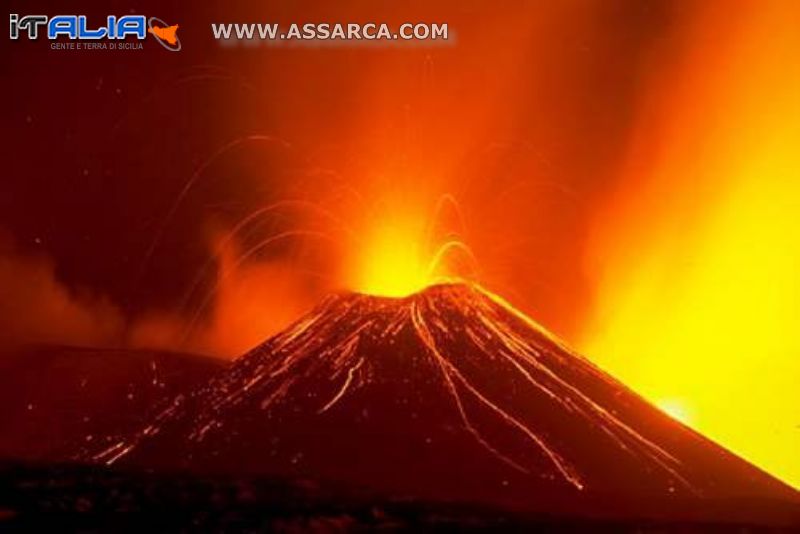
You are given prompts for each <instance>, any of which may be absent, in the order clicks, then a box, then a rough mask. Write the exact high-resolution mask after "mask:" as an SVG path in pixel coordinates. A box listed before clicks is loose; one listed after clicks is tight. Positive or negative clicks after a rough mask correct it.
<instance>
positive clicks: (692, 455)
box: [95, 284, 796, 510]
mask: <svg viewBox="0 0 800 534" xmlns="http://www.w3.org/2000/svg"><path fill="white" fill-rule="evenodd" d="M95 459H97V460H102V461H105V462H108V463H116V464H119V465H124V466H144V467H149V468H163V469H176V468H181V469H186V470H189V471H192V472H218V473H239V474H247V475H253V474H271V475H281V476H283V475H286V476H306V477H312V478H316V479H327V480H335V481H341V482H346V483H351V484H356V485H361V486H365V487H371V488H374V489H377V490H381V491H388V492H394V493H403V494H408V495H413V496H416V497H420V498H434V499H446V500H467V501H479V502H488V503H495V504H506V505H509V504H510V505H521V506H528V507H531V506H543V507H544V508H546V509H551V510H552V509H554V508H555V506H554V505H553V506H551V505H550V504H548V503H555V502H559V503H567V504H566V506H569V503H570V502H576V500H578V499H583V498H585V497H586V496H587V495H627V496H636V497H637V498H641V499H653V498H655V499H661V498H670V499H676V498H677V499H682V498H687V499H694V498H696V497H704V498H714V499H729V498H751V497H755V498H759V499H795V498H796V492H794V490H792V489H791V488H789V487H788V486H786V485H784V484H783V483H781V482H779V481H777V480H776V479H774V478H772V477H770V476H769V475H767V474H765V473H763V472H762V471H760V470H758V469H756V468H755V467H753V466H751V465H750V464H748V463H747V462H745V461H743V460H741V459H739V458H738V457H736V456H734V455H733V454H731V453H729V452H727V451H726V450H724V449H723V448H721V447H719V446H718V445H716V444H714V443H713V442H711V441H709V440H708V439H706V438H704V437H702V436H701V435H699V434H697V433H696V432H694V431H692V430H690V429H688V428H686V427H684V426H683V425H681V424H680V423H678V422H677V421H674V420H673V419H671V418H669V417H668V416H666V415H664V414H663V413H662V412H660V411H659V410H657V409H655V408H654V407H652V406H651V405H649V404H648V403H646V402H645V401H644V400H643V399H641V398H640V397H639V396H637V395H636V394H634V393H633V392H631V391H630V390H629V389H627V388H626V387H625V386H624V385H622V384H620V383H619V382H618V381H616V380H614V379H613V378H611V377H610V376H609V375H607V374H606V373H604V372H603V371H601V370H599V369H598V368H597V367H595V366H594V365H592V364H591V363H590V362H588V361H587V360H586V359H584V358H582V357H580V356H578V355H576V354H574V353H573V352H571V351H570V350H568V349H567V348H565V347H564V346H563V345H562V344H561V343H560V342H558V341H557V340H556V339H555V338H554V337H552V336H551V335H549V334H548V333H547V332H546V331H545V330H544V329H543V328H541V327H539V326H538V325H536V324H535V323H533V322H532V321H531V320H530V319H528V318H526V317H525V316H523V315H522V314H521V313H519V312H517V311H516V310H514V309H513V308H511V307H510V306H508V305H507V304H505V303H504V302H503V301H501V300H500V299H499V298H497V297H495V296H493V295H491V294H489V293H488V292H486V291H484V290H482V289H481V288H479V287H477V286H473V285H463V284H449V285H440V286H433V287H430V288H428V289H426V290H424V291H422V292H420V293H417V294H415V295H412V296H409V297H406V298H402V299H389V298H381V297H374V296H367V295H361V294H342V295H336V296H332V297H329V298H328V299H326V300H325V301H324V302H323V303H322V304H321V305H320V306H318V307H317V308H316V309H315V310H314V311H312V312H311V313H309V314H308V315H307V316H305V317H304V318H302V319H301V320H300V321H298V322H297V323H295V324H294V325H293V326H292V327H290V328H288V329H287V330H286V331H284V332H283V333H281V334H278V335H276V336H275V337H273V338H271V339H269V340H268V341H266V342H265V343H263V344H262V345H260V346H259V347H257V348H255V349H254V350H252V351H250V352H249V353H247V354H245V355H244V356H242V357H241V358H239V359H238V360H237V361H236V362H235V363H234V365H233V366H232V367H231V368H229V369H227V370H225V371H223V372H222V373H221V374H220V375H218V377H216V378H215V379H213V380H211V381H210V382H209V383H208V384H207V385H206V386H204V387H202V388H200V389H199V390H197V391H196V392H195V393H194V394H192V395H188V396H181V397H178V398H177V399H176V400H175V401H174V403H173V404H171V405H170V406H169V407H168V408H167V409H166V410H164V411H163V412H162V413H161V414H160V415H159V416H158V417H157V418H155V419H154V420H153V421H152V422H151V423H150V424H149V425H148V426H147V427H146V428H145V429H144V430H142V431H141V432H139V433H137V434H135V435H132V436H127V437H125V438H124V439H122V440H119V441H118V442H117V443H116V444H115V445H114V446H112V447H110V448H109V449H107V450H106V451H104V452H103V453H102V454H100V455H98V456H96V457H95Z"/></svg>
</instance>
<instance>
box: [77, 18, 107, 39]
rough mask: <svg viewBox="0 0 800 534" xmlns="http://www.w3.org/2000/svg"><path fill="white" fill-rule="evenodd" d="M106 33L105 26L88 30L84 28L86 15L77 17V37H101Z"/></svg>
mask: <svg viewBox="0 0 800 534" xmlns="http://www.w3.org/2000/svg"><path fill="white" fill-rule="evenodd" d="M106 35H108V29H107V28H98V29H96V30H89V29H87V28H86V15H81V16H79V17H78V39H102V38H103V37H105V36H106Z"/></svg>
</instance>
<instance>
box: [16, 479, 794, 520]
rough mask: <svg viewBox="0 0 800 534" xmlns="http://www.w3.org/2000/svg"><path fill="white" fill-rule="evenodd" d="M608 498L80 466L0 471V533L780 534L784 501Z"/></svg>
mask: <svg viewBox="0 0 800 534" xmlns="http://www.w3.org/2000/svg"><path fill="white" fill-rule="evenodd" d="M620 504H621V503H620V502H619V501H618V500H616V499H614V498H608V499H598V500H596V501H595V502H591V503H589V502H586V503H584V504H583V505H582V508H584V509H589V508H591V509H593V510H594V512H593V513H586V512H583V513H577V514H576V513H571V512H570V511H569V510H561V511H549V510H541V509H540V510H537V509H536V506H535V503H534V506H533V509H530V510H514V509H505V508H498V507H491V506H486V505H476V504H474V503H448V502H444V501H432V500H422V499H418V498H411V497H403V496H397V497H391V496H386V495H384V494H377V493H374V492H370V491H366V490H362V489H353V488H348V487H346V486H341V485H334V484H322V483H318V482H315V481H312V480H308V479H286V478H246V477H240V478H234V477H222V476H216V477H212V476H205V477H199V476H190V475H179V474H172V475H166V474H161V475H153V474H145V473H133V472H122V471H115V470H110V469H106V468H101V467H90V466H76V465H72V466H65V465H61V466H49V467H33V466H21V465H16V466H14V465H5V466H2V467H0V530H2V531H6V530H13V531H30V532H52V531H81V532H98V531H102V532H106V531H110V532H152V531H209V530H210V531H230V532H239V531H264V530H277V531H307V530H313V531H322V532H327V531H342V530H362V529H389V530H414V531H417V530H454V529H457V530H493V531H497V530H519V531H528V532H530V531H542V530H543V531H559V532H563V531H568V532H586V531H592V532H597V531H613V532H667V531H669V532H672V531H679V532H718V531H720V532H729V531H735V532H760V531H764V530H785V531H787V532H788V531H790V530H791V529H792V528H797V527H798V525H800V507H798V505H792V504H790V503H787V502H780V501H769V500H764V501H759V500H754V499H750V500H729V501H725V500H707V501H704V502H699V501H696V500H687V499H680V498H673V499H665V500H657V501H645V500H642V501H639V502H636V501H635V499H633V500H631V501H630V502H628V503H627V505H628V506H631V505H633V507H632V508H628V509H626V510H625V511H623V509H622V508H620V506H619V505H620Z"/></svg>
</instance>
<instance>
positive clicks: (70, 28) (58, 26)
mask: <svg viewBox="0 0 800 534" xmlns="http://www.w3.org/2000/svg"><path fill="white" fill-rule="evenodd" d="M62 34H63V35H66V36H67V37H69V38H70V39H75V38H76V37H77V36H78V21H77V19H76V17H75V15H57V16H55V17H53V18H51V19H50V22H49V23H48V24H47V38H48V39H55V38H56V37H58V36H59V35H62Z"/></svg>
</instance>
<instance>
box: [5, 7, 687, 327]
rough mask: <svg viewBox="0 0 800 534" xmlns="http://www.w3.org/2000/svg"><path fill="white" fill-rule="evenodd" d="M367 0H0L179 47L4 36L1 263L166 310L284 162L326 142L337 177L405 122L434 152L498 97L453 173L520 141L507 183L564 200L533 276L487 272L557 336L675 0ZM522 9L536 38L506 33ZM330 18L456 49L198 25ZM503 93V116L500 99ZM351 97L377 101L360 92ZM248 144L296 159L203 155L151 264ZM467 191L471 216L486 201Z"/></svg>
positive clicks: (502, 169) (264, 193) (204, 186)
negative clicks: (145, 25)
mask: <svg viewBox="0 0 800 534" xmlns="http://www.w3.org/2000/svg"><path fill="white" fill-rule="evenodd" d="M264 4H266V3H264ZM334 4H335V5H334ZM373 4H374V3H372V2H365V3H361V4H359V3H332V2H305V3H304V2H272V3H270V6H269V7H266V5H262V3H252V5H248V4H245V3H238V4H236V5H233V3H230V2H224V3H223V2H219V3H217V4H216V5H213V4H206V3H196V2H195V3H191V4H189V3H185V4H183V5H181V4H179V3H177V2H152V3H143V2H138V3H136V5H135V6H134V7H133V9H132V8H131V6H132V4H129V3H121V2H116V1H115V2H107V3H104V4H103V6H102V7H78V4H75V5H74V7H71V8H67V7H65V5H64V4H63V3H58V4H50V5H48V4H46V3H39V2H12V3H11V5H10V8H9V12H18V13H22V14H32V13H39V12H41V13H44V14H50V15H52V14H55V13H56V12H57V11H58V12H72V11H74V12H75V13H82V14H86V15H87V16H88V17H89V18H90V20H91V19H95V20H96V19H97V18H102V17H103V16H105V15H106V14H108V13H119V14H122V13H126V12H128V11H131V10H132V11H135V12H137V13H143V14H146V15H148V16H151V15H155V16H158V17H159V18H161V19H163V20H165V21H167V22H168V23H179V24H180V30H179V36H180V38H181V41H182V44H183V50H182V51H181V52H179V53H168V52H166V51H165V50H163V49H162V48H161V47H160V46H158V44H156V43H155V42H154V41H152V40H148V41H147V42H146V43H145V49H144V50H142V51H85V52H78V51H56V50H50V49H49V47H48V43H47V42H46V41H44V40H39V41H38V42H32V41H31V42H28V41H18V42H10V41H8V40H7V41H6V43H5V45H4V47H5V51H4V53H3V65H4V71H5V76H4V78H5V80H6V84H4V86H5V87H4V93H5V100H6V102H7V106H6V107H7V111H6V114H5V117H6V118H5V120H4V127H3V146H5V147H6V155H7V157H6V161H7V162H8V163H7V166H6V169H5V173H4V178H3V179H2V180H1V181H0V228H3V231H4V232H5V233H6V234H8V236H9V237H8V239H6V241H7V242H8V243H10V242H12V241H13V243H15V245H14V248H13V250H14V254H18V255H20V256H24V257H30V256H33V257H40V256H41V257H47V258H50V260H51V261H52V263H53V264H54V266H55V275H56V278H57V279H58V281H59V282H60V283H62V284H64V285H65V286H66V287H67V288H70V289H71V290H78V289H79V288H80V290H81V291H91V292H92V293H94V294H98V295H105V296H107V297H108V298H109V299H110V301H112V302H113V303H114V304H115V305H116V306H118V307H119V308H121V309H122V310H123V312H124V313H125V315H127V316H135V315H136V314H138V313H140V312H142V311H144V310H148V309H153V308H164V309H169V308H170V307H172V306H174V305H175V303H176V302H178V301H179V299H180V296H181V295H182V294H183V293H184V292H185V290H186V287H187V284H188V283H189V282H188V281H189V280H191V279H192V277H193V276H194V274H195V273H196V271H197V268H198V265H201V264H202V263H203V262H204V261H206V260H207V259H208V257H209V254H210V252H209V245H208V241H207V239H206V235H207V232H208V226H209V221H222V222H223V223H228V224H229V223H230V222H231V221H234V220H236V219H238V218H241V217H242V216H243V215H245V214H246V213H248V212H249V211H252V210H253V209H254V208H256V207H257V206H259V205H261V204H262V203H263V202H265V201H266V200H275V199H277V198H280V194H282V192H283V191H284V190H285V187H284V186H285V181H286V180H290V179H291V178H290V177H287V176H289V175H290V174H291V173H290V172H288V171H287V169H293V168H295V167H297V166H302V165H310V164H311V163H309V162H317V161H318V160H324V159H325V158H326V157H327V156H325V155H324V154H325V153H326V150H328V149H329V148H330V147H331V146H335V147H336V154H338V155H337V156H334V157H333V158H330V157H328V159H327V160H326V164H329V165H330V166H332V167H339V168H346V167H347V164H345V163H343V162H344V161H345V160H346V159H347V157H345V156H342V154H348V155H349V154H352V153H354V152H355V153H357V152H359V151H363V150H364V149H365V147H368V149H369V150H372V151H380V150H391V146H392V145H391V140H392V139H393V138H394V137H393V135H394V134H392V133H391V132H395V131H396V130H398V129H399V128H401V126H398V124H399V123H401V122H402V121H403V120H407V119H404V118H407V116H408V115H409V114H411V116H412V117H416V118H417V119H413V118H412V119H411V120H412V122H413V121H414V120H417V121H418V123H417V124H421V125H423V126H424V127H421V129H422V130H424V132H427V133H424V132H423V134H422V143H421V144H422V145H423V146H425V148H426V149H427V150H429V151H430V153H432V154H435V153H436V147H435V142H434V140H435V139H436V138H438V136H440V135H442V136H447V135H449V134H448V128H450V127H452V126H455V127H456V128H460V127H461V126H464V125H465V124H469V117H470V114H471V113H472V112H473V111H474V110H475V109H478V108H485V107H487V104H486V102H487V101H488V100H489V99H494V100H497V101H498V102H499V104H497V105H496V106H495V108H493V109H495V110H496V111H493V112H492V114H491V116H490V118H489V119H485V120H483V121H482V124H483V125H484V127H482V128H481V129H480V130H479V131H478V133H477V134H473V135H472V136H471V137H470V138H469V140H468V141H469V142H468V143H467V145H468V147H467V148H465V149H464V150H462V153H463V154H465V155H464V156H463V157H462V158H461V159H460V160H459V161H457V165H459V166H460V167H461V168H463V169H473V170H474V169H476V168H480V170H481V172H484V173H485V174H489V175H491V174H492V173H495V172H496V173H497V175H496V176H493V177H491V178H492V180H494V181H492V182H491V184H492V186H494V185H495V184H498V183H499V182H501V181H502V180H503V176H505V175H506V174H511V173H512V170H509V168H508V165H507V161H506V160H504V159H502V158H500V159H497V160H492V161H491V162H490V161H487V160H486V159H485V158H483V156H476V154H482V153H483V152H482V151H483V150H484V149H485V148H486V147H490V146H493V145H496V144H499V143H500V142H501V141H502V142H503V143H507V144H509V145H514V146H525V147H529V149H530V150H529V151H528V155H527V156H526V158H527V159H526V163H524V164H522V165H521V166H520V169H522V170H520V169H517V171H514V172H519V173H524V172H525V169H528V168H530V166H531V165H535V166H536V169H537V172H538V173H539V175H540V176H541V177H543V178H542V180H543V181H547V180H550V181H554V182H558V184H559V190H562V191H567V192H568V194H564V195H562V194H561V193H558V194H554V193H553V194H552V195H553V196H552V199H550V200H551V202H549V203H548V204H547V206H545V207H542V206H541V204H537V209H544V210H546V211H547V212H548V214H549V216H548V217H547V218H546V220H547V222H541V221H539V222H536V223H535V225H534V226H533V227H531V228H528V233H529V234H530V235H533V236H535V239H534V242H533V243H529V245H528V246H531V247H536V248H537V249H538V250H547V251H548V253H547V261H540V262H538V263H533V264H530V265H533V267H531V266H530V265H524V266H522V265H521V264H519V263H515V262H514V261H513V258H512V260H511V261H510V262H508V265H510V267H509V266H508V265H505V266H503V267H502V268H499V269H497V272H498V275H497V276H498V277H499V279H505V280H509V279H519V278H520V276H522V275H523V274H524V276H525V277H527V278H531V279H533V278H535V279H537V280H538V281H539V282H540V283H536V284H533V283H532V284H529V285H525V284H522V285H521V286H520V288H519V290H518V292H519V295H520V296H519V297H518V298H522V299H524V300H525V301H526V302H535V303H536V308H537V309H538V310H539V311H540V313H541V315H542V317H543V320H544V322H546V323H549V324H552V325H554V326H555V327H556V329H559V328H560V329H561V330H567V331H568V330H569V328H570V326H571V324H572V323H573V322H574V321H575V320H576V319H575V317H577V316H578V315H579V310H576V305H575V303H576V302H577V303H580V302H583V301H586V300H587V299H588V298H589V295H588V294H587V291H588V289H587V288H586V287H584V282H583V280H582V275H581V272H580V269H579V266H578V265H576V261H575V258H577V257H579V255H580V249H581V246H582V243H583V239H584V237H585V233H586V225H587V221H588V217H589V215H590V214H591V205H592V203H593V202H594V201H595V200H596V199H597V198H601V197H602V196H603V195H604V194H606V193H607V192H608V191H610V190H612V189H613V178H612V176H613V173H614V170H615V168H616V166H617V165H618V163H619V160H620V158H621V154H622V151H623V149H624V146H625V140H626V135H627V133H628V128H629V126H630V123H631V121H632V118H633V114H634V111H635V105H636V102H637V98H636V91H637V88H638V84H639V83H640V81H641V78H642V76H643V75H644V74H645V73H646V72H647V69H648V68H649V67H650V66H649V64H648V61H649V54H650V52H651V50H652V49H653V47H654V46H656V45H657V44H658V43H659V40H661V39H664V38H666V37H665V36H666V35H667V34H668V30H669V28H670V21H671V20H673V17H674V13H671V12H670V11H669V10H668V8H667V6H668V5H669V4H670V3H669V2H640V1H635V0H631V1H629V2H613V3H609V2H595V1H590V0H583V1H571V2H547V3H546V2H541V3H539V4H538V6H531V5H530V4H529V5H528V6H526V7H524V5H523V4H509V5H508V6H506V7H505V8H504V9H503V10H500V8H499V7H491V6H493V5H495V4H491V3H479V2H445V3H441V4H439V5H438V6H437V7H426V4H427V2H402V3H395V4H393V7H392V9H389V8H388V7H386V8H383V9H381V8H375V7H370V6H372V5H373ZM387 5H388V4H387ZM525 17H529V18H530V19H531V27H532V28H533V31H534V32H537V33H538V35H537V34H533V33H532V34H531V35H515V34H514V33H513V31H511V30H510V28H512V27H513V25H514V24H518V23H519V22H520V20H521V19H524V18H525ZM331 18H333V19H338V20H344V21H347V20H351V19H356V20H359V19H364V18H368V19H373V20H387V21H390V22H391V21H396V20H418V19H419V20H434V21H435V20H440V21H442V20H443V21H447V22H448V23H449V24H450V26H451V28H453V29H454V30H455V32H456V34H457V41H456V43H455V44H453V45H451V46H444V47H427V48H426V47H416V48H381V49H378V48H374V47H372V48H370V47H365V48H352V47H345V48H341V49H330V48H328V49H275V48H261V49H258V50H243V49H241V48H238V49H226V48H223V47H221V46H219V45H218V44H217V43H215V42H214V41H213V39H212V36H211V30H210V27H209V26H210V23H211V22H212V21H244V22H258V21H265V20H279V21H297V22H303V21H308V20H329V19H331ZM506 30H508V31H506ZM509 57H513V58H515V59H514V61H511V60H510V59H508V60H507V58H509ZM431 61H432V62H433V64H434V65H435V68H436V76H437V85H436V86H435V88H434V89H432V90H427V91H426V90H420V81H419V80H420V74H419V73H420V72H421V71H424V69H425V65H426V62H431ZM534 65H536V72H535V73H534V69H533V66H534ZM529 68H530V72H529V71H528V69H529ZM365 80H367V81H368V83H366V82H365ZM502 80H511V81H510V82H508V84H507V85H503V83H501V81H502ZM365 87H366V89H365ZM376 87H377V89H376ZM383 87H387V88H389V89H386V90H385V91H382V89H381V88H383ZM508 87H511V88H513V91H512V92H513V95H512V96H513V99H514V101H515V103H514V105H513V106H508V105H502V101H503V99H504V98H505V96H506V95H504V91H509V89H508ZM365 92H370V93H371V94H373V95H377V96H375V97H374V98H372V99H370V100H367V99H366V98H365V97H364V95H365ZM486 95H490V96H486ZM369 116H373V117H375V120H371V121H370V120H368V118H369ZM437 117H438V119H437ZM453 117H456V119H455V120H453V119H452V118H453ZM354 124H356V125H357V126H358V127H359V128H360V129H361V131H362V135H359V136H358V138H357V139H356V138H355V137H354V136H352V135H350V136H348V135H347V134H346V132H351V131H352V128H354V126H353V125H354ZM343 132H345V133H343ZM386 132H390V133H386ZM256 134H258V135H271V136H276V137H278V138H280V139H283V140H285V141H286V142H288V143H289V144H291V149H290V150H278V149H273V148H263V147H262V148H261V149H256V147H250V148H247V147H245V148H243V149H242V150H241V151H237V156H236V157H233V158H229V159H225V160H223V161H219V162H216V163H215V164H214V165H213V166H212V167H211V168H209V169H207V173H206V174H205V175H204V178H203V180H202V183H201V184H199V185H198V187H197V188H196V189H193V190H192V192H191V193H190V195H189V196H188V197H187V198H186V199H185V201H184V202H183V203H182V204H181V205H180V207H179V209H178V210H177V211H176V213H175V214H174V217H172V218H171V219H170V220H169V224H168V225H167V226H166V227H165V228H164V232H163V236H162V238H161V239H160V241H159V242H158V246H157V247H156V248H155V250H154V252H153V255H152V258H150V259H149V261H145V258H146V256H147V253H148V250H149V248H150V246H151V244H152V243H153V240H154V238H155V236H156V235H157V234H158V232H159V229H160V228H161V225H162V224H163V222H164V221H165V217H166V215H167V213H168V212H169V211H170V207H171V205H172V204H173V202H174V201H175V198H176V196H177V195H178V193H179V191H180V190H181V188H182V187H183V185H184V183H185V182H186V180H187V179H188V178H189V177H190V176H192V173H193V172H195V171H196V170H197V169H198V168H199V167H201V166H202V165H203V163H204V162H206V161H207V160H208V158H209V157H210V156H211V155H212V154H214V152H215V151H217V150H219V148H220V147H221V146H224V145H225V144H226V143H228V142H230V141H231V140H232V139H235V138H237V137H241V136H246V135H256ZM387 147H388V148H387ZM447 150H449V149H443V151H447ZM450 153H455V151H453V150H450ZM530 154H534V155H535V157H534V156H531V155H530ZM348 157H349V156H348ZM508 157H510V158H512V159H513V157H514V156H513V155H512V156H508ZM481 158H483V159H481ZM476 159H477V160H479V161H478V163H477V165H476V164H475V161H476ZM465 172H467V171H465ZM476 172H477V171H476ZM479 192H480V191H478V193H479ZM524 194H530V193H528V192H525V193H524ZM466 197H467V198H466V201H465V206H466V208H465V209H466V210H467V211H468V212H469V209H470V206H471V202H476V201H477V200H479V199H480V197H481V195H480V194H477V193H476V194H473V195H472V198H470V195H469V194H467V195H466ZM516 208H517V209H520V206H516ZM521 211H523V212H524V211H525V210H524V209H522V210H521ZM554 221H555V222H554ZM487 224H488V222H487ZM532 224H533V223H532ZM546 224H547V225H550V227H553V226H555V227H556V228H557V230H556V231H554V232H553V231H548V227H547V226H543V225H546ZM7 248H8V247H7ZM8 250H11V249H10V248H8ZM270 253H271V254H276V255H280V254H281V253H282V250H281V249H280V248H277V249H276V250H274V251H271V252H270ZM8 254H11V252H8ZM1 283H2V284H6V285H8V284H13V283H14V282H13V281H9V280H3V281H2V282H1ZM15 294H16V293H15ZM565 307H569V308H570V310H571V311H570V313H567V312H566V311H565ZM577 307H578V308H579V307H580V305H578V306H577ZM14 313H17V312H14ZM20 313H22V312H20ZM0 320H2V319H0Z"/></svg>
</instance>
